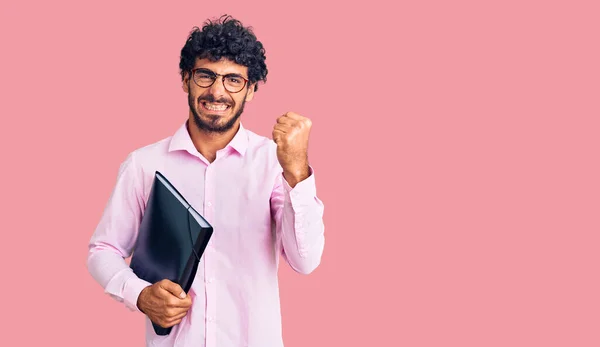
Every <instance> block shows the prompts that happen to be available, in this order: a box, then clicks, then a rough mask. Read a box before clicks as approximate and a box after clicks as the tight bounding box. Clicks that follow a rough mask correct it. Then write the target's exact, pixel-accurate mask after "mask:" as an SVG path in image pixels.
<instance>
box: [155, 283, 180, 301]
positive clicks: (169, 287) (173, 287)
mask: <svg viewBox="0 0 600 347" xmlns="http://www.w3.org/2000/svg"><path fill="white" fill-rule="evenodd" d="M160 287H161V288H162V289H164V290H166V291H168V292H169V293H171V294H173V295H175V296H177V297H179V298H181V299H185V297H186V294H185V292H184V291H183V289H182V288H181V286H180V285H179V284H177V283H174V282H171V281H169V280H163V281H161V282H160Z"/></svg>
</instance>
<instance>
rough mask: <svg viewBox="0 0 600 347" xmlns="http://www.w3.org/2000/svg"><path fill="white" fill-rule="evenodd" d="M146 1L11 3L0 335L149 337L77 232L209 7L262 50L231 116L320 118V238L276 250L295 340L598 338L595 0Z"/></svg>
mask: <svg viewBox="0 0 600 347" xmlns="http://www.w3.org/2000/svg"><path fill="white" fill-rule="evenodd" d="M157 3H160V5H156V4H150V2H149V1H143V2H142V1H101V2H100V1H98V2H94V3H89V2H84V1H72V2H64V1H37V2H19V3H18V4H17V2H16V1H14V2H3V3H2V5H0V35H1V39H2V40H1V45H2V49H1V64H0V69H1V71H0V80H1V88H2V90H1V95H2V101H1V102H0V114H1V115H2V125H1V127H0V129H1V131H2V136H1V137H0V141H2V146H0V147H1V148H2V179H3V185H2V193H1V195H0V196H1V197H2V209H1V210H2V242H1V244H2V246H1V247H2V251H1V252H0V257H1V259H0V260H1V263H0V264H2V285H1V286H0V287H1V289H0V290H1V291H2V292H1V298H2V302H3V303H2V310H1V311H2V320H3V322H4V323H3V324H2V325H3V337H2V340H3V341H4V342H1V343H0V344H1V345H6V346H9V345H10V346H35V345H46V344H50V343H54V342H56V343H58V344H60V345H69V346H108V345H116V342H118V341H124V342H121V343H118V345H122V346H124V345H129V346H141V345H143V319H142V316H141V315H140V314H135V313H131V312H129V311H127V310H126V309H125V308H124V306H122V305H121V304H118V303H116V302H115V301H114V300H112V299H110V298H109V297H108V296H105V295H104V294H103V293H102V290H101V288H100V286H99V285H98V284H96V283H95V282H93V280H92V278H91V276H90V275H89V274H88V273H87V270H86V266H85V259H86V251H87V249H86V247H87V242H88V240H89V238H90V236H91V234H92V232H93V231H94V228H95V226H96V223H97V222H98V220H99V218H100V214H101V212H102V209H103V207H104V204H105V203H106V200H107V199H108V196H109V194H110V192H111V190H112V187H113V184H114V183H115V178H116V174H117V170H118V165H119V164H120V162H121V161H122V160H123V159H124V158H125V156H126V155H127V153H128V152H130V151H132V150H133V149H135V148H138V147H140V146H143V145H146V144H149V143H152V142H154V141H157V140H159V139H161V138H163V137H166V136H169V135H171V134H172V133H173V132H174V131H175V130H176V128H177V127H178V126H179V125H180V124H181V122H182V121H183V120H184V119H185V117H187V103H186V97H185V94H184V93H183V91H182V90H181V83H180V79H179V75H178V69H177V66H178V65H177V64H178V58H179V50H180V49H181V47H182V45H183V44H184V41H185V39H186V36H187V34H188V32H189V31H190V29H191V28H192V26H194V25H201V24H202V22H203V21H204V20H205V19H206V18H208V17H214V16H217V15H219V14H222V13H230V14H232V15H234V16H235V17H237V18H238V19H240V20H242V21H243V22H244V23H245V24H249V25H251V26H253V27H254V29H255V32H256V34H257V35H258V37H259V39H260V40H262V41H263V43H264V44H265V46H266V49H267V63H268V67H269V71H270V72H269V75H268V82H267V84H265V85H261V88H260V89H259V91H258V93H257V94H256V97H255V100H253V101H252V102H251V103H249V104H248V105H247V108H246V112H245V113H244V115H243V118H242V119H243V121H244V124H245V125H246V126H247V127H248V128H250V129H252V130H254V131H256V132H258V133H260V134H262V135H267V136H270V130H271V128H272V125H273V124H274V122H275V119H276V118H277V116H278V115H280V114H282V113H283V112H286V111H295V112H298V113H300V114H302V115H304V116H307V117H310V118H311V119H312V120H313V123H314V130H313V133H312V136H311V143H310V159H311V163H312V164H313V166H314V167H315V169H316V170H317V171H316V172H317V188H318V193H319V196H320V197H321V198H322V199H323V201H324V203H325V206H326V208H325V224H326V245H325V253H324V257H323V262H322V265H321V266H320V267H319V268H318V269H317V271H316V272H314V273H313V274H311V275H310V276H301V275H298V274H295V273H294V272H293V271H292V270H290V268H289V267H283V268H281V297H282V305H283V324H284V327H283V329H284V337H285V342H286V346H288V347H299V346H461V347H467V346H478V347H479V346H546V347H549V346H599V345H600V330H599V329H600V328H599V325H600V302H599V301H600V299H599V298H600V280H599V270H600V267H599V264H600V262H599V260H600V259H599V255H600V251H599V249H600V235H599V232H600V218H599V217H600V214H599V209H600V183H599V182H600V165H599V149H600V143H599V142H600V140H599V136H598V129H599V127H598V126H599V123H600V122H599V117H600V94H599V92H600V74H599V72H600V69H599V66H600V65H599V62H600V52H599V47H600V45H599V42H600V25H599V20H598V15H599V13H600V11H599V10H600V9H599V8H598V5H597V4H598V2H596V1H587V2H583V1H562V2H559V1H496V2H495V3H494V4H492V3H491V2H489V1H452V2H450V1H411V2H401V3H399V4H397V5H395V6H392V5H387V4H386V3H387V2H384V1H367V2H361V3H358V4H355V5H349V4H344V3H342V2H340V3H339V5H335V6H334V5H331V4H329V3H328V2H325V1H302V2H284V1H280V2H277V3H272V4H269V5H267V4H266V3H263V4H259V3H257V2H254V1H243V2H235V3H234V2H231V1H227V2H226V1H222V2H212V3H210V2H207V1H195V2H178V3H177V4H169V5H167V4H166V3H167V2H165V1H161V2H157ZM169 3H170V2H169ZM390 3H391V2H390ZM88 122H89V123H88ZM86 123H87V124H88V125H86ZM9 329H10V330H9Z"/></svg>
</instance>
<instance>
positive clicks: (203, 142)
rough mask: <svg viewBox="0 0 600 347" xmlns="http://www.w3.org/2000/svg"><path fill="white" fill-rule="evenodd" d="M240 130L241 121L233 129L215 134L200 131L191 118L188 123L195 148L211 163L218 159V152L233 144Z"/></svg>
mask: <svg viewBox="0 0 600 347" xmlns="http://www.w3.org/2000/svg"><path fill="white" fill-rule="evenodd" d="M239 128H240V121H239V120H238V121H237V122H236V123H235V125H234V126H233V127H232V128H231V129H229V130H227V131H226V132H224V133H214V132H208V131H205V130H201V129H198V127H197V126H196V123H194V120H193V118H191V117H190V119H189V120H188V122H187V130H188V133H189V134H190V137H191V138H192V142H193V143H194V147H196V149H197V150H198V152H200V154H202V156H204V157H205V158H206V159H207V160H208V161H209V162H211V163H212V162H213V161H215V159H216V158H217V151H219V150H221V149H223V148H225V146H227V144H228V143H229V142H231V140H232V139H233V137H234V136H235V134H236V133H237V131H238V129H239Z"/></svg>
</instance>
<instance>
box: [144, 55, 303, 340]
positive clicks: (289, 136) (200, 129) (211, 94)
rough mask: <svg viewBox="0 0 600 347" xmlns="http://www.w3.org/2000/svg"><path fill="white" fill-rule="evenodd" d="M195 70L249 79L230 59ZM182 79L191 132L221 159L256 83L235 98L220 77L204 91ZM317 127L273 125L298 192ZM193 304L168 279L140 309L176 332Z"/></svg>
mask: <svg viewBox="0 0 600 347" xmlns="http://www.w3.org/2000/svg"><path fill="white" fill-rule="evenodd" d="M194 68H206V69H209V70H212V71H213V72H215V73H217V74H221V75H225V74H231V73H235V74H239V75H241V76H243V77H244V78H246V79H247V78H248V68H247V67H245V66H242V65H238V64H236V63H234V62H232V61H230V60H226V59H222V60H219V61H216V62H212V61H210V60H208V59H197V60H196V64H195V66H194ZM190 77H191V76H190V75H189V74H187V73H186V74H185V75H184V78H183V86H182V87H183V90H184V92H186V93H187V94H188V104H189V107H190V111H189V122H188V132H189V134H190V137H191V139H192V142H193V143H194V146H195V147H196V149H197V150H198V152H200V154H202V155H203V156H204V157H205V158H206V159H207V160H208V161H209V162H211V163H212V162H213V161H214V160H215V159H216V154H217V151H219V150H220V149H223V148H225V146H227V144H228V143H229V142H230V141H231V140H232V139H233V137H234V136H235V134H236V132H237V131H238V129H239V124H240V116H241V114H242V111H243V108H244V104H245V103H246V102H248V101H251V100H252V99H253V98H254V84H251V83H250V82H248V83H247V85H246V86H245V87H244V89H242V90H241V91H240V92H238V93H230V92H228V91H227V90H226V89H225V87H224V86H223V83H222V80H221V77H219V78H217V80H216V81H215V83H213V85H212V86H210V87H208V88H202V87H199V86H198V85H197V84H196V83H195V82H194V81H192V80H191V79H190ZM205 101H209V102H220V103H222V104H227V105H229V107H228V108H227V109H226V110H225V111H212V110H208V109H206V108H205V107H204V106H203V102H205ZM311 127H312V122H311V121H310V119H308V118H306V117H303V116H301V115H299V114H297V113H294V112H287V113H285V114H283V115H281V116H280V117H278V118H277V121H276V122H275V124H274V126H273V132H272V136H273V141H274V142H275V143H276V144H277V159H278V160H279V164H280V165H281V167H282V169H283V176H284V179H285V180H286V181H287V182H288V184H289V185H290V186H291V187H292V188H293V187H295V186H296V184H298V183H299V182H301V181H303V180H304V179H306V178H307V177H308V176H309V175H310V171H309V164H308V140H309V135H310V130H311ZM191 304H192V301H191V299H190V297H189V295H186V294H185V293H184V292H183V290H182V289H181V287H180V286H179V285H177V284H175V283H173V282H171V281H169V280H163V281H160V282H158V283H155V284H153V285H151V286H148V287H146V288H144V289H143V290H142V292H141V293H140V295H139V297H138V307H139V309H140V310H141V311H142V312H144V313H145V314H146V315H147V316H148V317H149V318H150V319H151V320H152V321H153V322H155V323H157V324H159V325H160V326H162V327H165V328H167V327H171V326H174V325H176V324H179V323H180V322H181V319H182V318H183V317H184V316H185V314H186V313H187V311H188V310H189V308H190V307H191Z"/></svg>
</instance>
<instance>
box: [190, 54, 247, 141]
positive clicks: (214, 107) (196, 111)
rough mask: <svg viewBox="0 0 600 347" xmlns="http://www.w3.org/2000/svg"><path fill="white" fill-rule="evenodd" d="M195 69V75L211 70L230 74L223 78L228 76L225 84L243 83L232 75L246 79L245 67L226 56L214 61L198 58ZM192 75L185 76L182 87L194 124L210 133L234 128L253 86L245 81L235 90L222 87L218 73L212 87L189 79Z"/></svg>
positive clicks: (207, 74)
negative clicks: (243, 84)
mask: <svg viewBox="0 0 600 347" xmlns="http://www.w3.org/2000/svg"><path fill="white" fill-rule="evenodd" d="M194 69H200V70H198V71H197V72H196V76H197V77H201V76H209V75H210V72H213V73H215V74H219V75H229V76H230V77H225V79H226V80H227V79H229V82H226V83H227V84H228V85H230V86H231V84H232V83H231V82H236V81H241V83H244V81H243V80H242V79H235V78H236V77H235V75H237V76H240V77H243V78H245V79H248V68H247V67H246V66H243V65H238V64H236V63H234V62H232V61H230V60H226V59H221V60H219V61H216V62H211V61H210V60H208V59H198V60H196V65H195V66H194ZM193 75H194V74H192V75H189V74H186V75H185V77H184V80H183V89H184V91H185V92H186V93H188V104H189V107H190V114H191V116H192V117H193V119H194V123H195V124H196V126H197V127H198V128H199V129H200V130H204V131H208V132H211V133H224V132H226V131H228V130H230V129H231V128H233V126H234V125H236V123H237V121H238V119H239V118H240V116H241V114H242V112H243V110H244V104H245V102H246V101H250V100H252V97H253V96H254V85H253V84H250V82H248V83H246V85H245V86H244V88H243V89H242V90H240V91H239V92H237V93H235V92H231V91H228V90H227V89H226V88H225V86H224V85H223V77H222V76H217V79H216V80H215V81H214V83H213V84H212V85H211V86H209V87H202V86H199V85H198V84H197V83H196V82H195V81H194V80H193V79H192V77H193ZM196 80H197V81H198V82H200V84H201V85H204V84H202V83H201V78H197V79H196ZM204 80H206V78H204Z"/></svg>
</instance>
